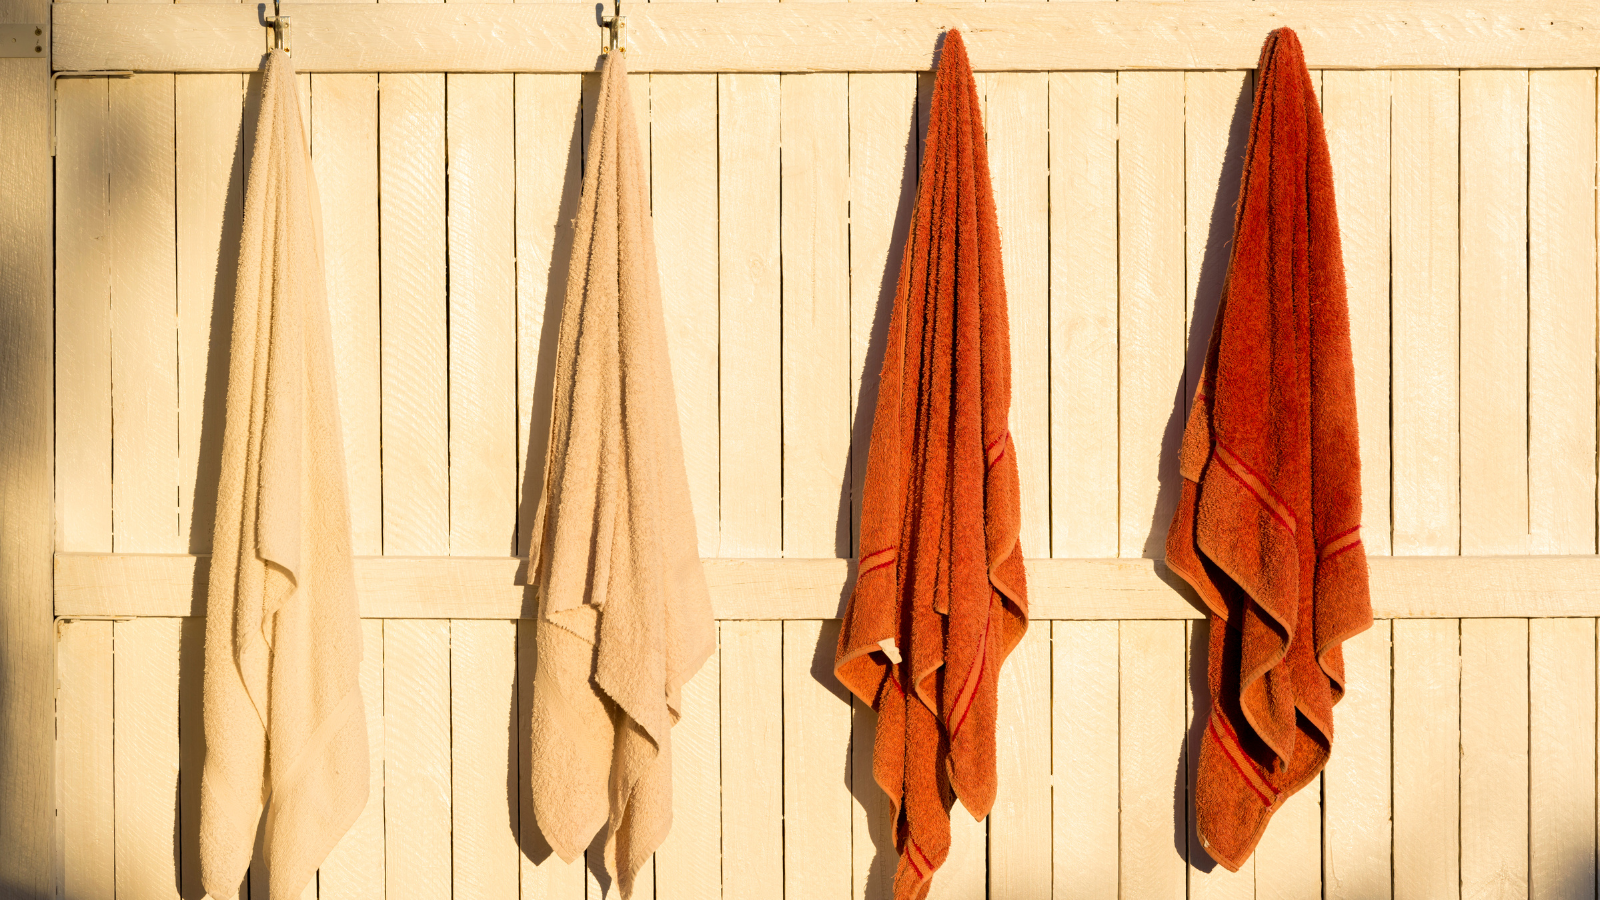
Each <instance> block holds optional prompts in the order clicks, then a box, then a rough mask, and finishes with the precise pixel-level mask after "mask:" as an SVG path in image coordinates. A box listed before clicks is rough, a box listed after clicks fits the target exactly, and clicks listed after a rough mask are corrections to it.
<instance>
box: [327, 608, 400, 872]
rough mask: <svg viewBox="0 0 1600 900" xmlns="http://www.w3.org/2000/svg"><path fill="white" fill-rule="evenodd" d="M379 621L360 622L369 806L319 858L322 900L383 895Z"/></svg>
mask: <svg viewBox="0 0 1600 900" xmlns="http://www.w3.org/2000/svg"><path fill="white" fill-rule="evenodd" d="M383 626H384V623H383V622H381V621H371V620H369V621H366V622H362V623H361V703H362V706H363V707H365V711H366V715H367V750H368V753H369V755H370V761H369V764H368V765H369V766H370V768H369V769H368V771H367V778H368V783H367V806H366V808H365V809H363V810H362V811H361V815H360V816H359V817H357V819H356V821H355V823H354V824H353V825H351V826H350V830H349V831H348V832H346V833H345V836H344V838H343V839H342V840H340V841H339V843H338V844H336V845H335V846H334V848H333V850H332V851H330V852H329V853H328V858H327V859H325V860H323V863H322V868H321V869H320V870H319V871H318V873H317V881H318V897H319V898H320V900H382V898H383V890H384V869H383V858H384V848H383V843H384V834H383V832H384V822H383V819H384V812H385V810H386V805H385V803H384V799H383V784H384V781H383V773H384V758H385V755H386V752H385V747H386V743H387V742H386V740H385V734H386V729H385V727H384V717H383V701H384V692H383Z"/></svg>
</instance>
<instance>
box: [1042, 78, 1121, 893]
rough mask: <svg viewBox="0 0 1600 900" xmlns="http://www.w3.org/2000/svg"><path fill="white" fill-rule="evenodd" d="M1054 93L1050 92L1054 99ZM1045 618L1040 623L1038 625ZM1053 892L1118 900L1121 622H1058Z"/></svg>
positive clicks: (1054, 641) (1054, 666)
mask: <svg viewBox="0 0 1600 900" xmlns="http://www.w3.org/2000/svg"><path fill="white" fill-rule="evenodd" d="M1051 102H1054V98H1053V97H1052V101H1051ZM1043 624H1044V623H1036V624H1035V625H1034V627H1039V626H1040V625H1043ZM1050 624H1051V625H1053V626H1054V629H1053V632H1054V633H1053V636H1052V639H1051V648H1050V649H1051V657H1052V659H1051V667H1050V677H1051V685H1052V687H1051V694H1050V703H1051V715H1050V733H1051V741H1052V756H1053V767H1054V771H1055V778H1054V781H1055V789H1054V792H1053V793H1054V810H1053V818H1054V822H1053V827H1052V838H1053V839H1052V841H1051V845H1052V849H1053V851H1054V854H1055V860H1054V866H1053V880H1054V882H1055V884H1054V888H1053V892H1052V894H1051V896H1053V897H1055V898H1056V900H1116V897H1117V896H1118V892H1117V869H1118V865H1117V854H1116V853H1115V852H1113V851H1112V850H1111V848H1113V847H1116V846H1117V840H1118V838H1117V803H1118V791H1117V726H1118V723H1117V708H1118V705H1119V697H1120V694H1119V692H1118V674H1117V651H1118V638H1117V628H1118V626H1117V623H1116V622H1052V623H1050Z"/></svg>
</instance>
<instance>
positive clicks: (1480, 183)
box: [1460, 70, 1529, 889]
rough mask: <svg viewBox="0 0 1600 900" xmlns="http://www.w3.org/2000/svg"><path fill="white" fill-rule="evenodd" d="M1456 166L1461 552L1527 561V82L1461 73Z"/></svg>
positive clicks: (1518, 76) (1495, 73) (1518, 75)
mask: <svg viewBox="0 0 1600 900" xmlns="http://www.w3.org/2000/svg"><path fill="white" fill-rule="evenodd" d="M1460 165H1461V200H1460V203H1461V209H1462V210H1464V211H1465V212H1466V214H1465V215H1463V216H1462V217H1461V226H1460V227H1461V312H1460V315H1461V338H1460V341H1461V351H1460V352H1461V357H1460V360H1461V362H1460V367H1461V436H1460V440H1461V488H1460V489H1461V552H1462V553H1465V554H1488V553H1526V552H1528V368H1529V359H1528V315H1529V311H1528V243H1527V241H1528V74H1527V73H1526V72H1515V71H1500V70H1484V71H1468V72H1462V73H1461V162H1460ZM1463 864H1465V857H1463ZM1464 889H1465V888H1464Z"/></svg>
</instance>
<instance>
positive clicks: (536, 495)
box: [506, 104, 604, 871]
mask: <svg viewBox="0 0 1600 900" xmlns="http://www.w3.org/2000/svg"><path fill="white" fill-rule="evenodd" d="M573 111H574V115H573V120H572V130H571V140H570V142H569V143H568V145H567V148H568V149H567V168H566V171H567V172H568V173H572V172H574V171H576V172H577V174H578V177H568V178H567V179H566V182H565V184H564V186H563V188H562V193H561V205H560V208H559V211H558V212H557V214H556V232H555V240H554V243H553V245H552V246H553V252H552V254H551V259H550V273H549V276H548V277H547V278H546V281H545V303H544V319H543V322H542V325H541V330H540V332H539V359H538V364H537V366H536V368H535V374H534V381H533V407H532V411H531V413H530V414H529V417H528V422H529V425H528V458H527V466H526V468H525V469H524V471H523V476H522V501H521V503H520V505H519V506H518V508H517V524H516V532H515V534H514V535H513V537H512V543H513V545H514V546H515V547H516V552H517V555H518V556H521V557H524V558H526V557H528V556H529V542H530V540H531V539H532V534H533V519H534V515H535V513H536V512H537V510H538V508H539V499H540V497H541V496H542V495H543V493H544V463H545V454H546V452H547V450H548V449H549V448H548V444H549V439H550V414H551V396H552V393H553V391H554V386H555V368H556V340H557V338H558V337H559V336H560V333H561V309H562V304H563V301H564V300H565V298H566V286H567V273H568V271H569V270H570V268H571V265H572V239H573V228H572V225H573V220H574V218H575V217H576V216H577V213H578V196H579V193H580V191H581V190H582V182H583V179H582V170H583V140H584V128H583V125H584V122H583V111H582V104H576V105H574V107H573ZM532 580H533V573H532V572H531V571H528V570H527V567H524V571H522V572H520V573H519V574H518V581H519V582H520V583H523V584H529V583H530V582H531V581H532ZM537 614H538V598H537V597H536V596H535V595H534V587H533V586H532V585H531V584H529V586H528V587H527V588H525V589H524V591H523V601H522V614H521V618H522V619H524V620H528V619H532V618H534V617H535V616H536V615H537ZM532 626H533V623H532V622H531V621H522V622H519V623H518V624H517V674H516V676H514V680H515V692H514V696H515V698H516V699H515V701H514V702H513V704H512V707H511V710H510V721H509V723H508V725H507V732H508V735H507V741H506V752H507V755H508V760H507V762H508V765H507V767H506V770H507V772H508V776H507V779H508V783H507V784H506V809H507V814H508V815H509V817H510V822H511V827H512V832H513V833H514V834H516V835H517V844H518V846H519V847H520V848H521V850H522V853H523V855H524V856H526V857H527V858H528V859H529V860H530V861H531V862H533V863H534V864H535V865H538V864H540V863H543V862H544V861H545V860H547V859H549V858H550V857H551V856H552V855H553V854H554V851H553V850H552V849H551V847H550V842H549V841H547V840H545V837H544V833H543V832H542V831H540V830H539V823H538V822H537V821H536V820H535V817H534V814H533V797H532V795H531V793H530V790H529V785H530V781H529V779H530V778H531V777H532V772H533V755H532V754H533V749H532V746H531V744H530V743H529V741H528V739H527V738H528V736H527V734H526V733H525V731H526V728H527V723H528V722H529V720H530V719H531V718H532V703H533V675H534V672H535V671H536V667H537V666H538V660H537V658H535V657H534V644H533V627H532ZM601 871H604V867H603V866H602V867H601Z"/></svg>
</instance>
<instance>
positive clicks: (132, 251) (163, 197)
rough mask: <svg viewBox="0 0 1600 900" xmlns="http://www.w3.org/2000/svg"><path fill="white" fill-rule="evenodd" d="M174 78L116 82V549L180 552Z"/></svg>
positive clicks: (113, 170) (113, 163)
mask: <svg viewBox="0 0 1600 900" xmlns="http://www.w3.org/2000/svg"><path fill="white" fill-rule="evenodd" d="M172 78H173V76H171V75H135V76H134V77H132V78H126V79H113V80H112V82H111V107H110V108H111V128H110V131H111V172H110V210H111V216H110V218H111V228H110V230H111V246H112V255H111V383H112V384H113V385H115V389H114V390H113V391H112V394H111V406H112V421H113V422H114V423H115V425H114V428H115V436H114V437H115V439H114V440H113V441H112V445H111V447H112V471H113V472H115V473H116V482H115V486H114V488H113V502H112V509H113V511H114V513H113V514H114V519H115V522H114V531H115V535H116V537H115V548H116V550H117V551H118V552H121V553H179V552H182V551H183V550H185V549H187V548H185V547H183V546H182V545H181V544H180V543H179V541H178V504H177V496H178V493H177V492H178V359H177V352H178V335H177V304H176V297H177V247H176V237H175V231H176V222H175V214H174V205H175V204H174V200H175V196H176V193H175V192H176V186H175V185H174V175H173V167H174V149H173V129H174V122H173V94H172Z"/></svg>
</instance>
